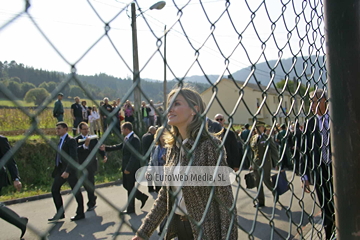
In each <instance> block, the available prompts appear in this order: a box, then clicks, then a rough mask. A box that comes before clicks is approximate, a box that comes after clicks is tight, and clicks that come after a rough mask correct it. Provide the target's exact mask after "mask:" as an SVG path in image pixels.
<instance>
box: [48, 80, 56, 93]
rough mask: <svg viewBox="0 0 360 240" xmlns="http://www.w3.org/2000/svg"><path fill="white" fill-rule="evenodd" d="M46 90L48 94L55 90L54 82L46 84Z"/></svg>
mask: <svg viewBox="0 0 360 240" xmlns="http://www.w3.org/2000/svg"><path fill="white" fill-rule="evenodd" d="M47 84H48V88H47V89H46V90H47V91H48V92H49V93H51V92H52V91H54V90H55V88H56V86H57V84H56V83H55V82H48V83H47Z"/></svg>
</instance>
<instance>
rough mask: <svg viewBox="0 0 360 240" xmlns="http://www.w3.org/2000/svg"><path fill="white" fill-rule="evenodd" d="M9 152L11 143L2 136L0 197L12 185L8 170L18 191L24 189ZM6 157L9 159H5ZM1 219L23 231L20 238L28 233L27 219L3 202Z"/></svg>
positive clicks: (0, 137) (0, 142)
mask: <svg viewBox="0 0 360 240" xmlns="http://www.w3.org/2000/svg"><path fill="white" fill-rule="evenodd" d="M9 151H10V144H9V141H8V140H7V138H6V137H4V136H1V135H0V165H3V166H2V167H1V168H0V195H1V189H2V187H6V186H8V185H10V181H9V178H8V175H7V172H6V171H7V170H8V171H9V172H10V176H11V180H12V181H13V184H14V187H15V188H16V190H18V191H20V189H21V187H22V185H21V182H20V176H19V171H18V168H17V165H16V162H15V160H14V159H13V158H12V157H11V156H8V155H7V153H8V152H9ZM5 155H6V156H7V157H5ZM5 158H7V161H6V163H4V161H5ZM0 218H2V219H4V220H5V221H7V222H8V223H10V224H12V225H14V226H16V227H18V228H19V229H20V230H21V236H20V238H22V237H23V236H24V234H25V231H26V225H27V222H28V219H27V218H25V217H20V216H19V215H18V214H17V213H16V212H14V211H12V210H11V209H9V208H7V207H6V206H5V205H4V204H3V203H1V202H0Z"/></svg>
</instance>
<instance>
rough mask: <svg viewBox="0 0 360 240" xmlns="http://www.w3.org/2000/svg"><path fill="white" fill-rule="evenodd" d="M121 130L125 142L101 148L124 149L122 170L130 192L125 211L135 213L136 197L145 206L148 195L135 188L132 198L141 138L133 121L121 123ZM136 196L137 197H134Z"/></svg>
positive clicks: (124, 181)
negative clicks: (134, 130)
mask: <svg viewBox="0 0 360 240" xmlns="http://www.w3.org/2000/svg"><path fill="white" fill-rule="evenodd" d="M121 132H122V134H123V135H124V136H125V139H124V142H123V143H120V144H117V145H114V146H105V145H102V147H101V148H100V149H101V150H106V151H116V150H122V151H123V159H122V172H123V186H124V188H125V189H126V190H127V193H128V201H129V204H128V206H127V210H126V211H124V212H123V213H125V214H131V213H135V198H136V199H138V200H140V201H141V207H140V208H143V207H144V205H145V203H146V201H147V199H148V198H149V197H148V196H147V195H145V194H143V193H142V192H140V191H139V190H138V189H135V195H134V196H133V197H132V198H130V193H131V192H132V190H133V188H134V186H135V173H136V171H137V170H138V169H139V168H140V159H139V158H138V157H137V156H136V154H135V153H134V151H135V152H140V147H141V145H140V139H139V137H138V136H136V134H135V133H134V132H133V126H132V124H131V122H125V123H123V124H122V125H121ZM134 197H135V198H134Z"/></svg>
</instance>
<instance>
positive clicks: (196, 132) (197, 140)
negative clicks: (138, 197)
mask: <svg viewBox="0 0 360 240" xmlns="http://www.w3.org/2000/svg"><path fill="white" fill-rule="evenodd" d="M168 103H170V104H171V105H170V107H168V114H167V119H168V125H170V126H171V128H170V133H169V134H166V136H165V142H166V148H167V154H166V164H165V167H175V168H176V167H178V166H179V167H180V166H189V165H191V166H216V165H217V164H218V165H220V166H227V164H226V160H225V156H224V155H225V154H224V155H222V157H221V161H218V159H219V157H220V156H221V155H220V151H219V150H218V145H220V143H221V142H220V140H219V139H217V138H215V137H213V136H210V135H209V133H208V132H207V130H206V127H203V128H201V126H202V124H203V123H204V122H205V119H204V118H203V117H202V114H203V113H204V111H205V104H204V102H203V101H202V99H201V97H200V95H199V94H198V93H197V92H195V91H193V90H192V89H189V88H183V89H174V90H172V91H171V92H170V93H169V95H168ZM195 145H196V147H195ZM185 149H186V150H190V149H195V150H194V152H193V153H192V155H191V156H190V157H189V155H188V154H187V151H185ZM221 151H225V150H224V148H222V149H221ZM175 192H178V194H177V195H176V196H175V194H174V193H175ZM174 197H175V199H174ZM174 200H175V201H174ZM174 203H175V204H174ZM173 208H175V210H174V209H173ZM173 213H175V214H173ZM185 213H187V214H185ZM165 217H167V218H168V220H167V221H168V222H169V226H168V228H167V232H166V235H165V239H172V238H175V237H178V239H179V240H183V239H186V240H190V239H200V238H201V239H214V240H219V239H234V240H235V239H237V238H238V237H237V236H238V234H237V227H236V226H237V225H236V223H237V214H236V207H235V204H234V197H233V193H232V189H231V186H230V185H227V186H211V187H210V186H209V187H204V186H182V187H179V186H177V187H175V186H171V184H167V183H165V185H164V186H163V187H162V188H161V190H160V192H159V195H158V197H157V199H156V200H155V203H154V206H153V207H152V209H151V210H150V212H149V213H148V214H147V216H146V217H145V219H144V221H143V223H142V225H141V226H140V228H139V229H138V231H137V233H136V236H135V237H134V238H133V240H139V239H144V238H149V237H150V236H151V235H152V233H153V232H154V230H155V229H156V228H157V226H159V224H160V223H161V222H162V220H163V219H164V218H165ZM197 226H200V227H197Z"/></svg>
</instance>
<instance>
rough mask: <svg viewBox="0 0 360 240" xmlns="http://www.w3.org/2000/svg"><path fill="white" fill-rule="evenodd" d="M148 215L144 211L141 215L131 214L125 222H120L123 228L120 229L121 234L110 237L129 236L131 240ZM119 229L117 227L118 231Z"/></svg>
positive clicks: (117, 233) (116, 233)
mask: <svg viewBox="0 0 360 240" xmlns="http://www.w3.org/2000/svg"><path fill="white" fill-rule="evenodd" d="M147 214H148V212H146V211H142V212H141V214H130V215H129V217H128V218H127V219H124V220H121V219H120V220H119V221H120V224H121V225H122V226H121V227H120V230H119V232H114V233H111V234H109V235H114V236H117V235H122V236H124V235H127V236H129V239H131V238H132V237H133V236H135V232H136V230H137V229H139V227H140V225H141V223H142V220H143V219H144V218H145V216H146V215H147ZM125 228H126V229H125ZM129 228H131V230H130V229H129ZM117 229H118V226H117V227H116V230H117ZM154 233H155V232H154Z"/></svg>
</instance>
